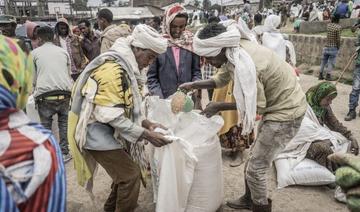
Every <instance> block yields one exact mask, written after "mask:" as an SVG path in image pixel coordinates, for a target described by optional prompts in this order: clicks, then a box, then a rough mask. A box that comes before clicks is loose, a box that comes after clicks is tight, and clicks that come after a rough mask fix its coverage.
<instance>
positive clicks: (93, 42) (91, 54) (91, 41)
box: [81, 31, 100, 61]
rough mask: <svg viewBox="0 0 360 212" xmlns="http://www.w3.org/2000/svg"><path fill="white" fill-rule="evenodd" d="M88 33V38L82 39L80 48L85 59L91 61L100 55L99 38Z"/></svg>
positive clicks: (92, 33)
mask: <svg viewBox="0 0 360 212" xmlns="http://www.w3.org/2000/svg"><path fill="white" fill-rule="evenodd" d="M90 33H91V34H90V37H89V38H86V37H84V38H83V40H82V42H81V47H82V49H83V51H84V54H85V56H86V57H87V59H88V60H89V61H92V60H93V59H94V58H95V57H97V56H99V55H100V37H98V36H97V35H95V33H94V32H92V31H91V32H90Z"/></svg>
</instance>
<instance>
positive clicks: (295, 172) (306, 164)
mask: <svg viewBox="0 0 360 212" xmlns="http://www.w3.org/2000/svg"><path fill="white" fill-rule="evenodd" d="M290 164H291V163H290V162H289V161H288V159H279V160H276V161H275V166H276V172H277V183H278V188H284V187H286V186H289V185H306V186H318V185H328V184H331V183H334V182H335V176H334V175H333V174H332V173H331V172H330V171H329V170H328V169H327V168H325V167H324V166H321V165H320V164H318V163H316V162H315V161H313V160H310V159H304V160H303V161H301V162H300V163H299V164H297V165H296V166H295V167H294V168H293V169H291V167H290Z"/></svg>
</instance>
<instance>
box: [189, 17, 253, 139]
mask: <svg viewBox="0 0 360 212" xmlns="http://www.w3.org/2000/svg"><path fill="white" fill-rule="evenodd" d="M221 24H223V25H224V26H225V27H226V32H224V33H222V34H220V35H217V36H215V37H211V38H208V39H200V38H199V37H198V34H199V32H198V33H197V34H196V35H195V37H194V43H193V45H194V50H195V53H196V54H198V55H200V56H205V57H215V56H217V55H218V54H219V53H220V52H221V49H223V48H227V49H226V57H227V59H228V60H229V62H230V63H232V64H233V65H234V66H235V69H234V90H233V93H234V98H235V100H236V107H237V110H238V113H239V117H241V120H240V118H239V123H241V124H242V132H241V133H242V134H243V135H245V134H249V133H250V132H251V130H252V129H253V128H254V125H255V117H256V94H257V91H256V68H255V64H254V62H253V60H252V58H251V57H250V55H249V54H248V53H247V52H246V51H245V50H244V49H242V48H241V47H240V39H241V38H242V37H243V38H245V39H248V40H251V38H250V37H249V34H247V33H246V32H245V31H244V30H243V28H242V27H241V26H240V25H238V24H236V22H235V21H232V20H229V21H224V22H221Z"/></svg>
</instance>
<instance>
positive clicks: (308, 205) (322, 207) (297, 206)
mask: <svg viewBox="0 0 360 212" xmlns="http://www.w3.org/2000/svg"><path fill="white" fill-rule="evenodd" d="M317 82H318V80H317V79H316V78H315V77H313V76H308V75H302V76H301V85H302V87H303V89H304V91H306V90H307V89H308V88H309V87H311V86H312V85H315V84H316V83H317ZM337 88H338V93H339V95H338V97H337V98H336V99H335V100H334V101H333V104H332V108H333V110H334V112H335V114H336V115H337V117H338V119H339V120H340V121H342V122H343V123H344V125H345V126H346V127H348V128H349V129H351V130H352V132H353V133H354V134H355V136H356V138H360V117H357V119H356V120H354V121H352V122H345V121H343V120H344V117H345V115H346V113H347V112H348V98H349V93H350V91H351V86H349V85H344V84H339V85H338V86H337ZM358 140H359V139H358ZM223 158H224V159H223V174H224V191H225V196H224V203H225V201H226V200H228V199H234V198H237V197H239V196H240V195H241V194H242V193H243V189H244V182H243V181H244V180H243V169H244V165H242V166H240V167H237V168H230V167H229V159H228V158H227V157H223ZM66 170H67V189H68V192H67V193H68V195H67V209H68V211H70V212H90V211H94V212H95V211H96V212H97V211H103V210H102V208H103V203H104V202H105V200H106V198H107V196H108V194H109V192H110V184H111V179H110V178H109V176H108V175H107V174H106V172H105V171H104V170H103V169H102V168H100V170H99V172H98V175H97V176H96V177H95V185H94V195H95V200H94V201H92V200H91V199H90V196H89V195H88V194H87V192H86V191H85V189H84V188H82V187H80V186H79V185H78V184H77V180H76V173H75V170H74V169H73V164H72V162H69V163H68V164H67V165H66ZM268 190H269V195H270V197H271V198H272V199H273V211H275V212H278V211H279V212H295V211H296V212H305V211H308V212H332V211H348V210H347V208H346V205H344V204H341V203H337V202H336V201H335V200H334V190H331V189H329V188H327V187H324V186H320V187H303V186H293V187H288V188H284V189H276V178H275V169H274V168H272V170H271V172H270V173H269V180H268ZM138 203H139V207H138V208H137V210H136V211H137V212H151V211H154V204H153V203H152V188H151V187H147V188H146V189H145V188H141V192H140V198H139V201H138ZM222 211H224V212H228V211H235V210H232V209H230V208H228V207H227V206H225V205H224V206H223V207H222ZM238 211H241V210H238ZM244 211H246V210H244Z"/></svg>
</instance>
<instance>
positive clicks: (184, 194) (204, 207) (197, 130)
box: [146, 97, 223, 212]
mask: <svg viewBox="0 0 360 212" xmlns="http://www.w3.org/2000/svg"><path fill="white" fill-rule="evenodd" d="M146 114H147V118H148V119H149V120H151V121H153V122H158V123H161V124H163V125H164V126H165V127H167V128H169V129H170V130H171V131H172V134H173V139H177V140H176V141H174V142H173V143H172V144H170V145H167V146H165V147H162V148H152V150H150V152H152V154H151V155H150V164H151V166H152V177H153V185H154V201H155V202H157V205H156V211H157V212H162V211H166V212H167V211H172V212H177V211H209V212H210V211H216V210H217V209H218V208H219V207H220V205H221V204H222V199H223V187H222V185H223V184H222V181H223V177H222V159H221V147H220V143H219V139H218V137H217V132H218V131H219V130H220V128H221V127H222V125H223V120H222V118H221V117H220V116H214V117H212V118H210V119H208V118H206V117H204V116H201V115H199V114H197V113H195V112H190V113H179V114H177V115H175V114H173V113H172V112H171V108H170V101H169V100H162V99H159V98H158V97H149V98H147V100H146ZM189 145H190V146H189ZM165 170H166V171H165ZM190 181H191V182H190ZM184 200H186V201H185V203H186V204H185V205H184Z"/></svg>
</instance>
